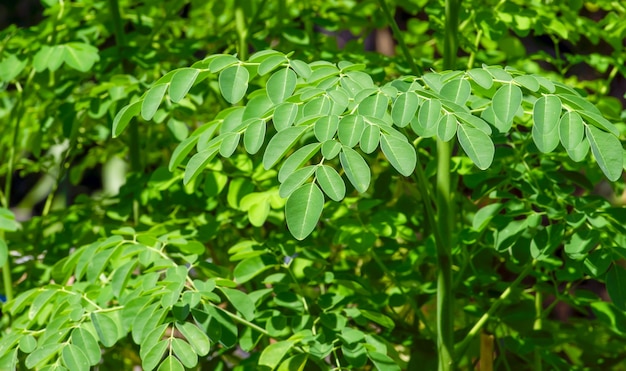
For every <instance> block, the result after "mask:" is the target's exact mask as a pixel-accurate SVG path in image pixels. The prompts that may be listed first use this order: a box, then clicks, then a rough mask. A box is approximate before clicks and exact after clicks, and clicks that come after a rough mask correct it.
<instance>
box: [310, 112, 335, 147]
mask: <svg viewBox="0 0 626 371" xmlns="http://www.w3.org/2000/svg"><path fill="white" fill-rule="evenodd" d="M338 128H339V117H338V116H336V115H329V116H323V117H321V118H319V119H318V120H317V121H315V126H314V127H313V131H314V133H315V137H316V138H317V140H319V141H320V142H324V141H326V140H330V139H333V137H334V136H335V133H336V132H337V129H338Z"/></svg>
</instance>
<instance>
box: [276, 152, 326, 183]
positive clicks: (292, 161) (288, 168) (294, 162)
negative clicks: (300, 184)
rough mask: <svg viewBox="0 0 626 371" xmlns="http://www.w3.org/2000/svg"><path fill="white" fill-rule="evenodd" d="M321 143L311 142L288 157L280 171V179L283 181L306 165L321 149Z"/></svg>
mask: <svg viewBox="0 0 626 371" xmlns="http://www.w3.org/2000/svg"><path fill="white" fill-rule="evenodd" d="M320 146H321V144H320V143H310V144H307V145H306V146H304V147H302V148H300V149H298V150H297V151H295V152H294V153H293V154H291V156H289V157H287V159H286V160H285V162H283V165H282V166H281V167H280V171H278V181H279V182H281V183H283V182H284V181H285V179H287V177H288V176H290V175H291V174H292V173H293V172H294V171H296V170H297V169H298V168H300V167H301V166H302V165H304V164H305V163H306V162H307V161H309V160H310V159H311V157H313V156H315V154H316V153H317V152H318V151H319V149H320Z"/></svg>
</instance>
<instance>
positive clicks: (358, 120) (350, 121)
mask: <svg viewBox="0 0 626 371" xmlns="http://www.w3.org/2000/svg"><path fill="white" fill-rule="evenodd" d="M363 130H365V122H364V121H363V116H360V115H347V116H344V117H343V118H342V119H341V120H340V121H339V127H338V130H337V135H338V137H339V141H340V142H341V144H343V145H344V146H348V147H354V146H356V145H357V143H358V142H359V140H360V139H361V135H362V134H363Z"/></svg>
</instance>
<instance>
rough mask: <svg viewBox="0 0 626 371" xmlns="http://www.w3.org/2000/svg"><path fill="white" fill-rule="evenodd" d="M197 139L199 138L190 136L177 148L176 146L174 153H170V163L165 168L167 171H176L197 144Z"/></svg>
mask: <svg viewBox="0 0 626 371" xmlns="http://www.w3.org/2000/svg"><path fill="white" fill-rule="evenodd" d="M198 138H200V137H199V136H191V137H189V138H187V139H185V140H183V141H182V142H180V144H179V145H178V146H176V149H175V150H174V153H172V157H171V158H170V163H169V165H168V167H167V168H168V170H169V171H174V169H176V168H177V167H178V165H180V164H181V162H183V159H184V158H185V157H187V155H188V154H189V152H191V150H192V149H193V147H194V146H195V145H196V143H198Z"/></svg>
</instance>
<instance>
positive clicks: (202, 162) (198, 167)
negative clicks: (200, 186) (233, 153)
mask: <svg viewBox="0 0 626 371" xmlns="http://www.w3.org/2000/svg"><path fill="white" fill-rule="evenodd" d="M218 150H219V147H217V146H212V147H209V148H207V149H205V150H204V151H202V152H198V153H196V154H195V155H193V156H192V157H191V159H190V160H189V162H188V163H187V167H186V168H185V176H184V177H183V184H185V185H187V184H189V182H191V181H192V180H194V179H196V178H197V177H198V175H200V173H201V172H202V171H203V170H204V169H205V168H206V167H207V165H208V164H209V162H211V161H213V159H214V158H215V155H217V152H218Z"/></svg>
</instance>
